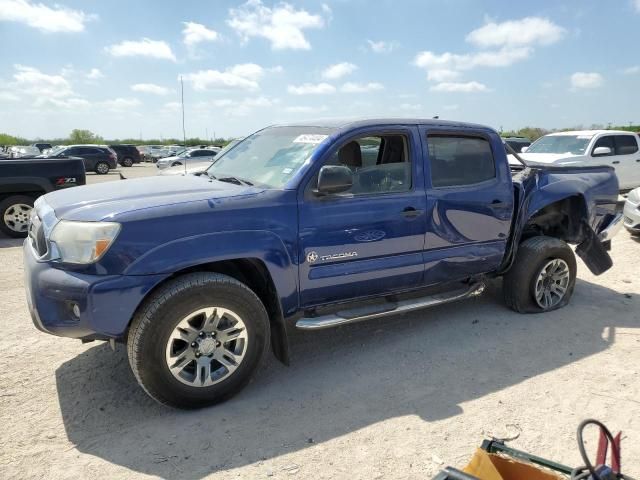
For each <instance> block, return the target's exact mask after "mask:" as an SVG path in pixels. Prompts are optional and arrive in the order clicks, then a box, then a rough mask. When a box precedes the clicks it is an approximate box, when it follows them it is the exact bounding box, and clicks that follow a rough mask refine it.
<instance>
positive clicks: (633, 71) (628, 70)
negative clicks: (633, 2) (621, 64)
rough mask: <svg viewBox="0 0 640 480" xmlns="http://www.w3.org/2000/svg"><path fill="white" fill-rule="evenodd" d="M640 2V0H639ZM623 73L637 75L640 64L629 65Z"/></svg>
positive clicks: (639, 70)
mask: <svg viewBox="0 0 640 480" xmlns="http://www.w3.org/2000/svg"><path fill="white" fill-rule="evenodd" d="M638 2H640V0H638ZM622 73H624V74H625V75H635V74H636V73H640V65H634V66H633V67H627V68H625V69H624V70H622Z"/></svg>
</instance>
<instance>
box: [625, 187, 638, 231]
mask: <svg viewBox="0 0 640 480" xmlns="http://www.w3.org/2000/svg"><path fill="white" fill-rule="evenodd" d="M624 226H625V227H626V229H627V230H628V231H629V233H631V235H640V188H636V189H634V190H631V191H630V192H629V195H627V200H626V202H625V204H624Z"/></svg>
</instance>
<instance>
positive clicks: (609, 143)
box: [591, 135, 616, 157]
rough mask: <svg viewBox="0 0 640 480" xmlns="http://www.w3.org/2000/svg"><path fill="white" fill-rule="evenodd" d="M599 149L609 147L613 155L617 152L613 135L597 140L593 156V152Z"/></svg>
mask: <svg viewBox="0 0 640 480" xmlns="http://www.w3.org/2000/svg"><path fill="white" fill-rule="evenodd" d="M598 147H609V148H610V149H611V155H613V154H614V152H615V148H616V147H615V144H614V142H613V135H607V136H604V137H600V138H599V139H598V140H596V143H595V145H594V146H593V150H592V151H591V155H593V151H594V150H595V149H596V148H598ZM593 156H596V157H606V155H593Z"/></svg>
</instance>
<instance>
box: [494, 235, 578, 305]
mask: <svg viewBox="0 0 640 480" xmlns="http://www.w3.org/2000/svg"><path fill="white" fill-rule="evenodd" d="M556 249H557V250H561V251H564V252H566V254H567V256H568V260H569V262H568V263H569V269H570V271H572V272H573V275H572V280H571V281H570V284H569V289H568V291H567V294H566V295H565V299H564V300H563V301H562V302H561V303H560V304H558V305H557V306H555V307H554V308H552V309H550V310H545V311H551V310H555V309H557V308H561V307H563V306H565V305H566V304H567V303H568V301H569V299H570V298H571V294H572V293H573V287H574V284H575V269H576V260H575V255H574V253H573V250H572V249H571V247H569V245H567V244H566V243H565V242H564V241H563V240H560V239H559V238H554V237H547V236H544V235H541V236H536V237H531V238H529V239H527V240H525V241H524V242H522V243H521V244H520V245H519V247H518V253H517V254H516V258H515V260H514V263H513V265H512V266H511V268H510V269H509V271H508V272H507V273H506V275H505V276H504V279H503V287H502V289H503V295H504V301H505V303H506V305H507V307H509V308H510V309H512V310H514V311H516V312H518V313H541V312H543V310H542V309H540V308H539V307H538V306H537V305H536V306H535V307H533V308H532V307H531V305H530V304H529V303H530V302H526V301H523V298H526V296H528V295H530V293H529V286H530V281H531V273H532V271H531V270H532V266H535V265H537V264H538V263H539V262H541V261H542V260H543V259H544V258H547V255H548V252H549V251H552V250H556ZM523 289H526V290H523Z"/></svg>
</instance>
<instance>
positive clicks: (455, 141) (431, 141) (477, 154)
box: [427, 135, 496, 187]
mask: <svg viewBox="0 0 640 480" xmlns="http://www.w3.org/2000/svg"><path fill="white" fill-rule="evenodd" d="M427 144H428V148H429V161H430V165H431V184H432V185H433V186H434V187H457V186H464V185H473V184H475V183H480V182H484V181H486V180H491V179H492V178H495V176H496V170H495V163H494V160H493V152H492V151H491V145H490V144H489V142H488V141H487V140H486V139H484V138H479V137H462V136H455V135H429V136H428V138H427Z"/></svg>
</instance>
